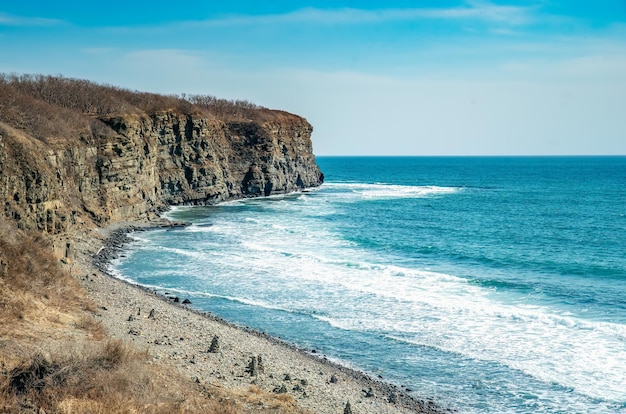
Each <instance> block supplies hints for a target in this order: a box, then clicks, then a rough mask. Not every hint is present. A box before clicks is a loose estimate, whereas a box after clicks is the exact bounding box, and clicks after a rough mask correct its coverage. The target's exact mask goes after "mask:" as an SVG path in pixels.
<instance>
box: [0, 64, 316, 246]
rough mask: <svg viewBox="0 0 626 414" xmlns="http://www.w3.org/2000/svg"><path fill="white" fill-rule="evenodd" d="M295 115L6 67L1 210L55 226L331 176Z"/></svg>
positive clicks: (0, 122)
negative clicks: (11, 70)
mask: <svg viewBox="0 0 626 414" xmlns="http://www.w3.org/2000/svg"><path fill="white" fill-rule="evenodd" d="M312 130H313V128H312V127H311V125H310V124H309V123H308V122H307V121H306V120H305V119H304V118H301V117H299V116H296V115H293V114H290V113H287V112H283V111H275V110H269V109H266V108H262V107H258V106H255V105H253V104H250V103H249V102H241V101H236V102H232V101H225V100H221V99H216V98H213V97H210V96H189V97H187V96H163V95H157V94H150V93H142V92H134V91H129V90H125V89H120V88H116V87H112V86H104V85H98V84H94V83H92V82H89V81H83V80H75V79H67V78H62V77H51V76H29V75H22V76H15V75H3V76H1V77H0V198H1V199H2V200H4V205H3V207H2V216H4V217H5V218H8V219H11V220H13V221H15V222H16V223H17V225H18V226H19V227H20V228H24V229H36V230H39V231H42V232H46V233H49V234H51V235H60V234H67V233H68V232H69V231H71V230H72V229H73V228H76V227H82V226H83V225H86V224H89V223H93V224H96V225H99V226H104V225H107V224H110V223H111V222H115V221H123V220H136V219H141V218H148V217H149V216H150V215H151V214H154V213H155V212H158V211H159V210H161V209H164V208H166V206H168V205H175V204H211V203H215V202H219V201H223V200H227V199H234V198H242V197H256V196H269V195H272V194H281V193H287V192H292V191H297V190H300V189H303V188H307V187H315V186H319V185H320V184H321V183H322V182H323V174H322V173H321V172H320V170H319V168H318V166H317V164H316V162H315V157H314V155H313V152H312V144H311V132H312Z"/></svg>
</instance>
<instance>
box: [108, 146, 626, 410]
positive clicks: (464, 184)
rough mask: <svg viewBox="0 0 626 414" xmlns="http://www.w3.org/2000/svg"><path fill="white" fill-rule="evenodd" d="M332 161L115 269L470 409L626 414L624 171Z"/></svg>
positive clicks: (507, 161)
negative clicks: (293, 190)
mask: <svg viewBox="0 0 626 414" xmlns="http://www.w3.org/2000/svg"><path fill="white" fill-rule="evenodd" d="M318 162H319V164H320V167H321V168H322V170H323V171H324V173H325V174H326V177H327V183H326V184H324V185H323V186H322V187H321V188H320V189H318V190H314V191H311V192H306V193H302V194H294V195H288V196H282V197H272V198H268V199H249V200H240V201H233V202H228V203H224V204H220V205H218V206H211V207H180V208H175V209H174V210H172V211H171V212H170V213H169V215H170V216H171V217H172V218H175V219H178V220H185V221H190V222H192V223H193V225H192V226H190V227H188V228H186V229H181V230H174V231H165V230H156V231H150V232H144V233H139V234H137V235H136V242H135V243H134V244H133V245H132V246H130V247H129V253H128V255H127V257H125V258H121V259H119V260H118V261H116V263H114V265H115V269H114V271H115V272H117V273H118V274H119V275H120V276H122V277H125V278H128V279H131V280H133V281H136V282H138V283H140V284H143V285H146V286H151V287H156V288H159V289H166V290H168V291H170V292H177V293H178V294H179V295H182V296H185V297H190V298H191V300H192V301H193V304H194V306H195V307H198V308H201V309H203V310H208V311H210V312H212V313H214V314H216V315H218V316H221V317H223V318H225V319H227V320H230V321H232V322H235V323H238V324H241V325H245V326H250V327H254V328H256V329H259V330H261V331H265V332H267V333H269V334H272V335H275V336H279V337H282V338H283V339H286V340H288V341H290V342H293V343H295V344H297V345H299V346H302V347H305V348H309V349H316V350H317V352H319V353H323V354H325V355H327V356H328V357H329V358H331V359H334V360H338V361H341V362H343V363H344V364H347V365H350V366H352V367H354V368H358V369H362V370H365V371H367V372H370V373H372V374H374V375H381V376H382V377H384V378H385V379H387V380H389V381H392V382H394V383H396V384H398V385H404V386H406V387H408V388H410V389H412V390H416V391H415V392H416V393H418V395H419V396H421V397H431V398H434V399H435V400H437V401H439V402H441V404H442V405H444V406H447V407H451V408H456V409H458V410H460V411H461V412H469V413H493V412H502V413H506V412H510V413H572V412H581V413H583V412H595V413H616V412H626V386H625V385H624V384H626V370H625V369H624V368H625V367H626V237H625V235H626V158H624V157H621V158H620V157H615V158H609V157H597V158H584V157H580V158H500V157H494V158H445V157H441V158H341V157H336V158H335V157H329V158H324V157H322V158H318Z"/></svg>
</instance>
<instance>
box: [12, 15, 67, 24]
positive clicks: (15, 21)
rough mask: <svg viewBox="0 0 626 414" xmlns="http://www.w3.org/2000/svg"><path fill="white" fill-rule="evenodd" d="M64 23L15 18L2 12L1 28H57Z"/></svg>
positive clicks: (22, 17) (40, 19) (32, 18)
mask: <svg viewBox="0 0 626 414" xmlns="http://www.w3.org/2000/svg"><path fill="white" fill-rule="evenodd" d="M62 23H63V21H62V20H58V19H48V18H44V17H24V16H13V15H10V14H6V13H1V12H0V26H56V25H59V24H62Z"/></svg>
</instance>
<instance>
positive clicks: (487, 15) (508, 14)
mask: <svg viewBox="0 0 626 414" xmlns="http://www.w3.org/2000/svg"><path fill="white" fill-rule="evenodd" d="M532 11H533V9H532V8H529V7H518V6H499V5H494V4H491V3H487V2H477V1H472V2H469V4H468V5H467V6H463V7H454V8H410V9H379V10H366V9H356V8H340V9H318V8H312V7H309V8H304V9H299V10H295V11H292V12H288V13H281V14H269V15H255V16H252V15H236V16H227V17H222V18H217V19H210V20H204V21H202V22H197V23H200V24H203V25H207V26H244V25H273V24H321V25H338V24H364V23H384V22H399V21H414V20H421V19H442V20H467V19H475V20H481V21H491V22H497V23H507V24H511V25H523V24H527V23H529V22H531V21H532V20H533V17H532Z"/></svg>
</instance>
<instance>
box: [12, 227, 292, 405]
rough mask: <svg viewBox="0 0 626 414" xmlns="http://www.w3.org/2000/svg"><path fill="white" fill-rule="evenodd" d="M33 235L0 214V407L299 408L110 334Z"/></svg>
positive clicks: (278, 396) (286, 397)
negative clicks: (174, 363) (204, 377)
mask: <svg viewBox="0 0 626 414" xmlns="http://www.w3.org/2000/svg"><path fill="white" fill-rule="evenodd" d="M82 292H83V291H82V289H81V288H80V285H79V284H78V283H77V282H76V281H75V280H74V279H73V278H72V277H70V276H69V275H68V274H67V273H66V272H64V271H63V269H61V268H60V267H59V265H58V262H57V261H56V259H55V258H54V257H53V255H52V253H51V246H50V245H49V243H47V242H46V240H45V239H44V238H43V237H42V236H41V235H39V234H33V233H29V232H24V231H21V230H18V229H16V228H15V227H14V225H12V224H10V223H8V222H6V221H1V220H0V412H1V413H28V412H32V413H39V412H46V413H62V414H70V413H71V414H74V413H97V414H99V413H102V414H104V413H134V414H136V413H150V414H165V413H200V414H203V413H204V414H217V413H221V414H239V413H248V412H259V411H260V412H268V413H304V411H302V410H301V409H299V408H298V407H297V404H296V401H295V400H294V398H293V397H291V396H289V395H287V394H275V393H267V392H264V391H262V390H261V389H260V388H258V387H254V386H253V387H251V388H250V389H249V390H247V391H244V392H238V393H234V392H231V391H229V390H224V389H221V388H217V387H214V386H211V385H206V384H205V385H201V384H198V383H195V382H192V381H191V380H190V379H189V378H183V377H182V376H181V375H180V374H178V373H177V372H176V371H174V369H173V368H171V367H169V366H168V365H165V364H164V363H161V364H159V365H156V364H154V361H152V360H151V359H150V356H149V355H148V353H147V351H145V350H144V351H141V350H137V349H135V348H133V347H132V346H130V345H128V344H127V343H125V342H123V341H121V340H114V339H110V338H108V336H107V334H106V332H105V330H104V329H103V327H102V325H101V324H100V322H99V321H98V320H97V319H96V318H94V316H93V314H92V312H91V311H93V309H94V305H93V304H92V303H91V302H89V301H88V300H87V299H86V298H85V297H84V295H83V293H82Z"/></svg>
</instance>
